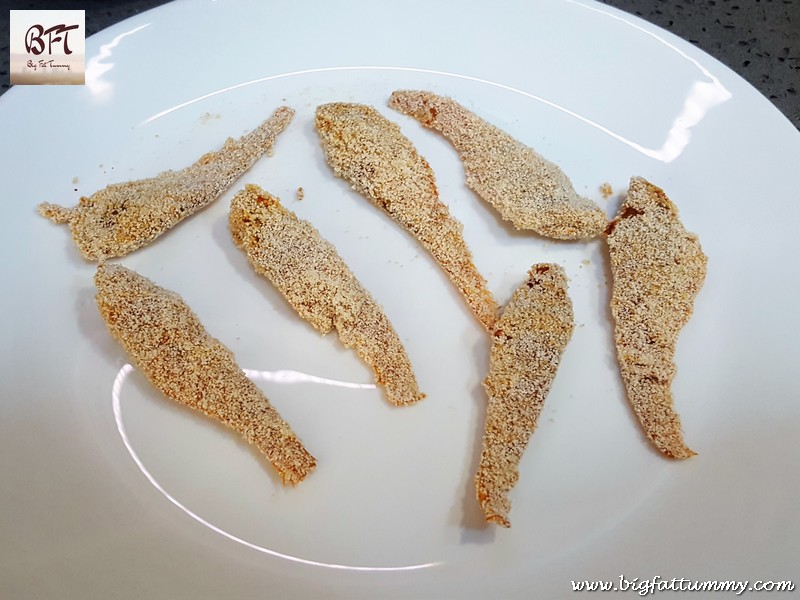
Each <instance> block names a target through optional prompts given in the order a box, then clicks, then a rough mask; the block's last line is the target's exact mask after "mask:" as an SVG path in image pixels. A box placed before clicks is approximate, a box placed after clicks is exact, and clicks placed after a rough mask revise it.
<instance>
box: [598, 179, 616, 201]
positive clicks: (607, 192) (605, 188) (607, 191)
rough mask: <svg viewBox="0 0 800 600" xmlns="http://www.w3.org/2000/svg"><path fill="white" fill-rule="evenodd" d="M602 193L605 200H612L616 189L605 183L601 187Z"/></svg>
mask: <svg viewBox="0 0 800 600" xmlns="http://www.w3.org/2000/svg"><path fill="white" fill-rule="evenodd" d="M600 193H601V194H602V195H603V198H610V197H611V196H612V195H613V194H614V189H613V188H612V187H611V184H610V183H603V184H601V185H600Z"/></svg>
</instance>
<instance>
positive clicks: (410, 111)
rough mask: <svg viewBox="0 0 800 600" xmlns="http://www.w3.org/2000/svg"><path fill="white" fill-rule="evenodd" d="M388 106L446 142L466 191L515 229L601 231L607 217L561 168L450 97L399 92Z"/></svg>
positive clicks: (549, 233)
mask: <svg viewBox="0 0 800 600" xmlns="http://www.w3.org/2000/svg"><path fill="white" fill-rule="evenodd" d="M389 106H390V107H391V108H393V109H394V110H396V111H398V112H400V113H403V114H405V115H408V116H410V117H413V118H415V119H416V120H417V121H419V122H420V123H421V124H422V125H424V126H425V127H430V128H432V129H435V130H437V131H439V132H440V133H441V134H442V135H443V136H444V137H445V138H447V139H448V140H449V141H450V142H451V143H452V144H453V146H454V147H455V149H456V151H457V152H458V153H459V155H460V156H461V160H462V161H463V163H464V170H465V172H466V176H467V186H468V187H469V188H470V189H472V190H473V191H474V192H475V193H477V194H478V196H480V197H481V198H483V199H484V200H485V201H486V202H488V203H489V204H491V205H492V206H493V207H494V208H495V209H496V210H497V211H498V212H499V213H500V216H501V217H502V218H503V219H505V220H506V221H510V222H511V223H512V224H513V225H514V227H516V228H517V229H526V230H531V231H534V232H535V233H538V234H539V235H543V236H546V237H551V238H556V239H568V240H571V239H581V238H592V237H596V236H598V235H600V234H601V233H602V232H603V229H604V228H605V226H606V223H607V220H608V219H607V217H606V214H605V212H604V211H603V210H602V209H601V208H600V207H599V206H597V204H595V203H594V202H593V201H592V200H590V199H589V198H586V197H584V196H580V195H579V194H578V193H577V192H575V189H574V188H573V186H572V183H571V182H570V180H569V178H568V177H567V175H566V174H565V173H564V172H563V171H562V170H561V168H560V167H559V166H558V165H556V164H555V163H553V162H551V161H549V160H547V159H545V158H544V157H543V156H541V155H540V154H539V153H537V152H536V151H535V150H534V149H533V148H530V147H528V146H526V145H525V144H523V143H522V142H520V141H518V140H516V139H515V138H513V137H512V136H510V135H509V134H507V133H506V132H504V131H502V130H501V129H499V128H498V127H495V126H494V125H492V124H490V123H487V122H486V121H484V120H483V119H482V118H480V117H479V116H478V115H476V114H475V113H473V112H471V111H469V110H467V109H466V108H464V107H463V106H461V105H460V104H459V103H458V102H456V101H455V100H453V99H452V98H447V97H444V96H438V95H436V94H433V93H431V92H425V91H396V92H394V93H392V95H391V98H390V100H389Z"/></svg>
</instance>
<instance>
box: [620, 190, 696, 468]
mask: <svg viewBox="0 0 800 600" xmlns="http://www.w3.org/2000/svg"><path fill="white" fill-rule="evenodd" d="M606 233H607V236H606V240H607V241H608V250H609V255H610V257H611V273H612V275H613V285H612V288H611V312H612V314H613V316H614V322H615V330H614V337H615V341H616V345H617V357H618V359H619V365H620V370H621V372H622V378H623V380H624V381H625V387H626V389H627V393H628V400H629V401H630V403H631V406H632V407H633V410H634V411H635V412H636V415H637V416H638V417H639V421H641V423H642V427H644V431H645V433H646V434H647V437H649V438H650V440H651V441H652V442H653V444H655V446H656V447H657V448H658V449H659V450H660V451H661V452H663V453H664V454H666V455H667V456H669V457H671V458H689V457H690V456H693V455H694V454H695V453H694V452H692V451H691V450H690V449H689V448H687V447H686V445H685V444H684V441H683V436H682V434H681V422H680V419H679V417H678V414H677V413H676V412H675V409H674V407H673V403H672V392H671V384H672V379H673V377H674V376H675V363H674V362H673V361H674V358H675V346H676V344H677V341H678V334H679V333H680V330H681V329H682V328H683V326H684V325H686V323H687V322H688V321H689V317H691V315H692V311H693V309H694V299H695V297H696V296H697V293H698V292H699V291H700V288H701V287H702V285H703V281H704V280H705V276H706V267H707V263H708V259H707V257H706V255H705V254H703V251H702V249H701V248H700V242H699V241H698V239H697V236H696V235H694V234H691V233H687V231H686V229H684V227H683V225H682V224H681V222H680V219H679V218H678V209H677V208H676V207H675V205H674V204H672V202H670V200H669V199H668V198H667V196H666V195H665V194H664V191H663V190H661V189H660V188H658V187H656V186H654V185H653V184H651V183H649V182H648V181H646V180H645V179H642V178H641V177H633V178H632V179H631V183H630V188H629V189H628V197H627V200H625V203H624V204H623V205H622V207H621V209H620V212H619V215H618V216H617V218H616V219H614V220H613V221H612V222H611V223H610V224H609V226H608V230H607V232H606Z"/></svg>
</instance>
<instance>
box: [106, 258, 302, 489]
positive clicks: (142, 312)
mask: <svg viewBox="0 0 800 600" xmlns="http://www.w3.org/2000/svg"><path fill="white" fill-rule="evenodd" d="M94 279H95V286H96V287H97V296H96V300H97V307H98V309H99V310H100V314H101V315H102V316H103V319H104V320H105V322H106V325H107V326H108V329H109V331H110V332H111V335H112V336H113V337H114V338H115V339H116V340H117V341H118V342H119V343H120V344H121V345H122V347H123V348H125V350H126V352H127V353H128V355H129V356H130V358H131V360H132V361H133V362H134V364H135V365H136V366H137V367H138V368H139V369H140V370H141V371H142V373H144V375H145V377H147V379H148V380H150V382H151V383H152V384H153V385H154V386H156V387H157V388H158V389H159V390H160V391H161V392H163V393H164V395H166V396H167V397H168V398H171V399H173V400H175V401H176V402H180V403H181V404H185V405H186V406H189V407H190V408H193V409H195V410H199V411H200V412H202V413H203V414H205V415H207V416H209V417H211V418H213V419H216V420H217V421H219V422H220V423H223V424H225V425H227V426H228V427H230V428H231V429H234V430H235V431H237V432H239V433H240V434H241V435H242V437H244V439H245V440H247V441H248V442H250V443H251V444H255V446H256V447H257V448H258V449H259V450H260V451H261V452H262V453H263V454H264V455H265V456H266V457H267V459H269V461H270V462H271V463H272V464H273V466H274V467H275V469H276V470H277V471H278V473H279V474H280V476H281V480H282V481H283V482H284V483H287V482H288V483H291V484H296V483H298V482H300V481H302V480H303V479H304V478H305V477H306V476H307V475H308V474H309V473H310V472H311V471H313V470H314V468H315V466H316V460H315V459H314V457H313V456H311V454H309V453H308V451H307V450H306V449H305V448H304V447H303V444H302V443H301V442H300V440H299V439H298V438H297V436H296V435H295V434H294V433H293V432H292V430H291V428H290V427H289V425H288V423H286V421H284V420H283V419H281V417H280V415H279V414H278V412H277V411H276V410H275V409H274V408H273V407H272V406H271V405H270V403H269V401H268V400H267V398H266V397H265V396H264V394H263V393H261V391H260V390H259V389H258V387H256V385H255V384H254V383H253V382H252V381H250V380H249V379H248V378H247V377H246V376H245V374H244V373H243V372H242V370H241V369H240V368H239V366H238V365H237V364H236V360H235V358H234V356H233V353H232V352H231V351H230V350H228V348H226V347H225V346H223V345H222V344H221V343H220V342H219V341H218V340H216V339H215V338H213V337H211V336H210V335H209V334H208V333H207V332H206V330H205V328H204V327H203V325H202V323H201V322H200V320H199V319H198V318H197V315H195V314H194V313H193V312H192V310H191V309H190V308H189V307H188V306H187V305H186V303H185V302H184V301H183V299H182V298H181V297H180V296H179V295H178V294H176V293H174V292H171V291H169V290H166V289H164V288H162V287H159V286H157V285H156V284H155V283H153V282H152V281H150V280H149V279H147V278H145V277H143V276H141V275H139V274H138V273H135V272H134V271H131V270H129V269H126V268H125V267H123V266H121V265H117V264H110V263H101V264H100V266H98V267H97V273H96V274H95V278H94Z"/></svg>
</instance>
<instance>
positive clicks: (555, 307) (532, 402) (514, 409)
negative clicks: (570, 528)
mask: <svg viewBox="0 0 800 600" xmlns="http://www.w3.org/2000/svg"><path fill="white" fill-rule="evenodd" d="M573 329H574V319H573V313H572V301H571V300H570V299H569V296H568V295H567V276H566V274H565V273H564V269H563V268H561V267H560V266H559V265H555V264H548V263H541V264H535V265H533V266H532V267H531V269H530V271H528V278H527V281H526V282H525V283H524V284H523V285H521V286H520V287H519V288H518V289H517V290H516V291H515V292H514V294H513V296H512V297H511V300H510V301H509V302H508V304H507V305H506V307H505V309H504V310H503V312H502V314H501V315H500V318H499V319H498V320H497V323H496V324H495V331H494V335H493V338H492V348H491V352H490V355H489V373H488V375H487V376H486V379H485V380H484V382H483V387H484V388H485V389H486V393H487V394H488V396H489V404H488V408H487V410H486V428H485V431H484V436H483V449H482V452H481V459H480V465H479V466H478V472H477V475H476V476H475V490H476V492H477V496H478V502H480V505H481V508H482V509H483V512H484V514H485V516H486V520H487V521H489V522H493V523H497V524H498V525H502V526H504V527H510V526H511V522H510V521H509V518H508V513H509V511H510V510H511V502H510V501H509V499H508V492H509V491H510V490H511V489H512V488H513V487H514V486H515V485H516V483H517V480H518V479H519V470H518V467H519V462H520V460H521V459H522V455H523V453H524V452H525V449H526V448H527V446H528V441H529V440H530V438H531V435H533V432H534V430H535V429H536V423H537V421H538V419H539V415H540V414H541V412H542V407H543V406H544V402H545V398H547V394H548V393H549V392H550V387H551V385H552V383H553V379H554V378H555V376H556V371H557V370H558V365H559V362H560V360H561V354H562V353H563V352H564V349H565V348H566V347H567V343H569V340H570V338H571V337H572V330H573Z"/></svg>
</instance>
